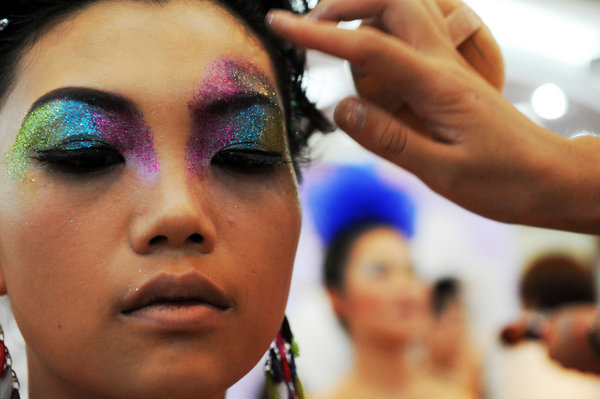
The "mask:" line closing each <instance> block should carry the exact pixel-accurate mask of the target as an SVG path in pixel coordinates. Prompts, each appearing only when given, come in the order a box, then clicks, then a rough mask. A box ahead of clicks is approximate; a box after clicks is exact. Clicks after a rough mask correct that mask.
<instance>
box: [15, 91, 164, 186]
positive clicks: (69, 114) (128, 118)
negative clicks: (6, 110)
mask: <svg viewBox="0 0 600 399" xmlns="http://www.w3.org/2000/svg"><path fill="white" fill-rule="evenodd" d="M98 142H102V143H104V144H107V145H111V146H113V147H114V148H115V149H116V150H117V151H119V152H120V153H121V154H122V155H123V157H124V158H125V160H126V162H132V163H134V164H137V165H139V166H141V167H142V170H143V171H144V172H146V173H153V172H158V161H157V157H156V153H155V151H154V147H153V145H152V136H151V134H150V130H149V128H148V126H147V125H146V124H145V123H144V122H143V121H142V120H141V117H140V116H138V115H132V114H131V112H127V111H123V112H119V111H113V110H104V109H102V108H100V107H98V106H93V105H90V104H87V103H85V102H81V101H76V100H72V99H68V98H66V99H57V100H53V101H50V102H48V103H45V104H42V105H40V106H38V107H37V108H35V109H34V110H33V111H32V112H31V113H29V114H28V116H27V117H26V118H25V121H24V122H23V125H22V127H21V130H20V131H19V133H18V135H17V138H16V141H15V144H14V145H13V147H12V149H11V151H10V152H9V153H8V154H7V157H6V160H5V165H6V167H7V169H8V172H9V174H10V175H12V176H13V177H16V178H20V179H24V178H25V171H26V169H27V167H28V166H29V165H30V163H31V159H32V158H31V156H32V155H33V154H34V153H35V152H36V151H44V150H48V149H54V148H56V147H58V146H59V148H60V149H61V150H62V149H64V150H74V149H83V148H90V147H93V146H95V145H97V143H98Z"/></svg>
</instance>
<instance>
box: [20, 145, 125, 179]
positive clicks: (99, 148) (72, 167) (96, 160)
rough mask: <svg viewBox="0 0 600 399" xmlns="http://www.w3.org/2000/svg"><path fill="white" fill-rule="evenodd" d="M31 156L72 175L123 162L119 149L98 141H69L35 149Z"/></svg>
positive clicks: (98, 169)
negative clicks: (45, 148)
mask: <svg viewBox="0 0 600 399" xmlns="http://www.w3.org/2000/svg"><path fill="white" fill-rule="evenodd" d="M31 157H32V158H33V159H36V160H37V161H39V162H42V163H43V164H46V165H48V166H50V167H51V168H52V169H53V170H56V171H59V172H62V173H65V174H73V175H78V174H86V173H94V172H100V171H103V170H107V169H109V168H111V167H113V166H115V165H118V164H122V163H125V159H124V158H123V155H121V153H120V152H119V151H117V150H116V149H114V148H113V147H111V146H109V145H107V144H105V143H102V142H98V141H74V142H73V141H71V142H67V143H64V144H61V145H59V146H57V147H55V148H51V149H48V150H38V151H35V152H34V154H32V155H31Z"/></svg>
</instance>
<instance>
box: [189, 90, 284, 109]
mask: <svg viewBox="0 0 600 399" xmlns="http://www.w3.org/2000/svg"><path fill="white" fill-rule="evenodd" d="M232 105H233V106H235V107H239V108H244V107H249V106H252V105H263V106H269V107H272V108H274V109H276V110H278V111H280V112H281V113H282V114H283V109H281V106H280V105H279V103H278V102H277V101H275V100H274V99H273V98H272V97H271V96H268V95H266V94H264V93H261V92H258V91H250V92H241V93H236V94H233V95H224V96H215V97H214V98H212V99H211V98H209V99H204V100H202V101H199V102H198V103H195V104H191V106H190V109H191V111H192V112H193V113H201V112H205V111H209V112H211V111H212V112H214V111H219V110H221V109H224V108H227V107H229V106H232Z"/></svg>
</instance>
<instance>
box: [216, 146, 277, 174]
mask: <svg viewBox="0 0 600 399" xmlns="http://www.w3.org/2000/svg"><path fill="white" fill-rule="evenodd" d="M211 164H213V165H216V166H218V167H221V168H226V169H230V170H234V171H236V172H242V173H255V172H264V171H268V170H269V169H271V168H273V167H275V166H278V165H287V164H289V161H288V160H287V159H286V157H285V155H284V154H282V153H280V152H276V151H262V150H253V149H225V150H221V151H219V152H218V153H216V154H215V155H214V156H213V158H212V160H211Z"/></svg>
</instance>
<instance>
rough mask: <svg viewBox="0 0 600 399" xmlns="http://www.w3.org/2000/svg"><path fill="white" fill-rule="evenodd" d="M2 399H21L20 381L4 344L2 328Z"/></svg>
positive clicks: (0, 359)
mask: <svg viewBox="0 0 600 399" xmlns="http://www.w3.org/2000/svg"><path fill="white" fill-rule="evenodd" d="M0 365H2V366H1V367H2V370H0V399H19V380H18V379H17V375H16V374H15V372H14V370H13V369H12V359H11V358H10V354H9V353H8V348H6V345H5V344H4V331H3V330H2V326H0Z"/></svg>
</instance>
